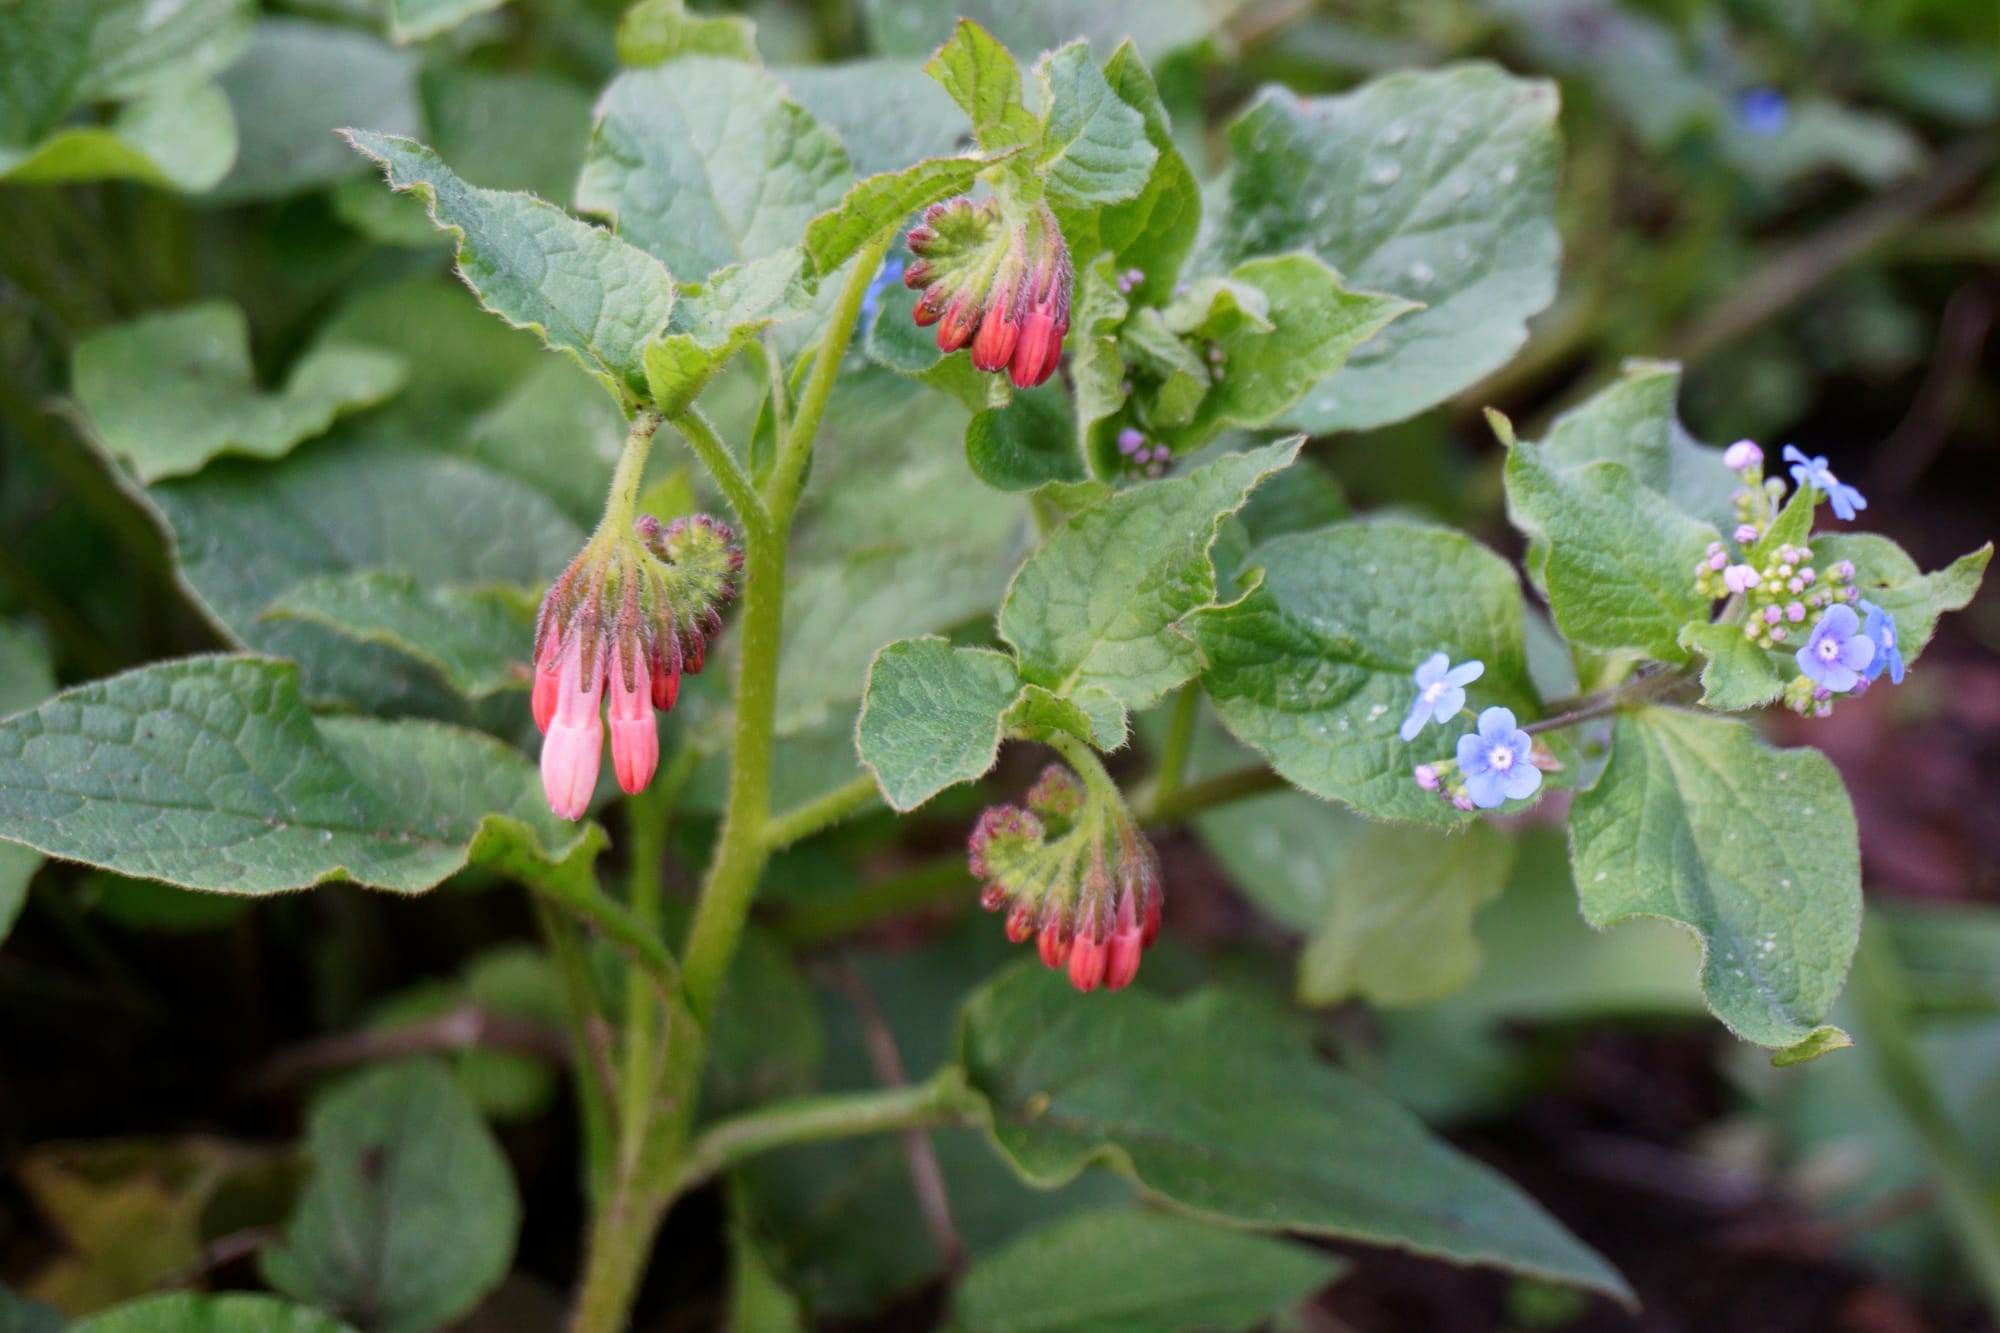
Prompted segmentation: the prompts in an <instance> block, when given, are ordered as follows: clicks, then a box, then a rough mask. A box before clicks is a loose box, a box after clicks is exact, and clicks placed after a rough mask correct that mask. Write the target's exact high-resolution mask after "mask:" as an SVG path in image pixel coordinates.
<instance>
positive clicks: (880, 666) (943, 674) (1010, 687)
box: [855, 638, 1021, 810]
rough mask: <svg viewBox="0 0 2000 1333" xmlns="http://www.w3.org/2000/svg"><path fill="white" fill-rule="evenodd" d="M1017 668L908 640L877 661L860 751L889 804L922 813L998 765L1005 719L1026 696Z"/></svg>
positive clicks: (975, 651) (990, 655) (981, 652)
mask: <svg viewBox="0 0 2000 1333" xmlns="http://www.w3.org/2000/svg"><path fill="white" fill-rule="evenodd" d="M1020 688H1021V683H1020V679H1019V678H1018V677H1017V676H1016V675H1015V672H1014V664H1013V663H1012V662H1010V661H1009V660H1008V659H1007V658H1006V656H1005V655H1003V654H1001V653H996V652H991V651H988V650H986V649H982V648H953V647H952V646H951V644H950V643H949V642H948V641H947V640H944V639H935V638H933V639H906V640H904V641H902V642H900V643H892V644H890V645H889V646H888V647H886V648H884V649H883V650H882V651H881V652H880V653H878V654H877V655H876V657H875V665H874V666H872V667H871V668H869V671H868V688H867V693H866V694H865V695H864V696H863V698H862V704H861V720H860V722H859V723H858V725H857V727H856V730H855V747H856V749H857V750H858V751H859V752H860V755H861V762H862V763H863V764H864V765H866V766H867V768H868V771H869V772H871V773H873V774H874V775H875V781H876V782H877V783H878V784H879V785H880V786H881V788H882V796H883V799H884V800H886V801H888V803H889V804H890V805H891V806H893V807H894V808H895V809H898V810H914V809H915V808H916V807H918V806H919V805H922V804H923V803H924V802H925V801H927V800H929V799H930V798H931V797H933V796H935V795H936V794H937V793H938V792H940V791H943V790H944V789H945V788H946V787H949V786H953V785H954V784H956V783H960V782H970V781H971V780H972V779H974V778H976V777H979V776H980V775H982V774H984V773H985V772H986V770H988V769H989V768H992V767H993V759H994V756H995V755H996V754H998V753H999V750H1000V718H1001V714H1002V713H1004V712H1006V710H1007V708H1008V706H1009V705H1010V704H1012V703H1013V701H1014V697H1015V695H1016V694H1018V693H1019V692H1020Z"/></svg>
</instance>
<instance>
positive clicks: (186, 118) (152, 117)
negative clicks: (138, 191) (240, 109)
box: [0, 83, 236, 194]
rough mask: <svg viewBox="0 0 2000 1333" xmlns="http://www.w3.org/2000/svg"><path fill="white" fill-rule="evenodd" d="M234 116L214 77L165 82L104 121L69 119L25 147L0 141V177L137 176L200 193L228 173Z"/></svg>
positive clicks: (26, 180) (40, 181) (35, 181)
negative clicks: (184, 83)
mask: <svg viewBox="0 0 2000 1333" xmlns="http://www.w3.org/2000/svg"><path fill="white" fill-rule="evenodd" d="M235 158H236V118H235V117H234V116H233V115H231V114H230V110H229V99H228V98H226V97H224V96H223V95H222V91H221V89H219V88H217V87H216V86H215V85H214V84H212V83H202V84H196V85H194V86H193V87H189V88H163V89H161V90H159V91H158V92H153V93H149V94H147V95H146V96H144V97H141V98H138V99H136V100H134V101H130V102H127V103H125V104H124V105H122V106H120V107H119V108H118V110H117V112H116V113H115V114H114V115H113V116H112V117H111V119H110V120H109V121H108V122H107V123H105V124H104V125H101V126H100V125H72V126H67V127H65V128H63V129H60V130H57V131H56V132H55V133H54V134H52V135H50V136H49V137H48V138H46V139H43V140H42V141H41V142H40V143H38V144H36V145H34V146H33V147H32V148H28V149H16V148H10V147H8V146H6V145H5V144H0V178H4V179H6V180H11V181H17V182H19V183H21V184H23V185H51V184H56V183H58V182H62V181H89V180H111V179H119V180H135V181H140V182H142V183H144V184H147V185H158V186H163V187H165V188H167V189H172V190H184V191H187V192H188V193H191V194H192V193H198V192H200V191H202V190H206V189H208V188H209V187H210V186H212V185H214V184H215V183H216V182H217V181H219V180H221V179H222V178H223V177H224V176H225V175H227V174H228V172H229V164H230V163H231V162H232V161H234V160H235Z"/></svg>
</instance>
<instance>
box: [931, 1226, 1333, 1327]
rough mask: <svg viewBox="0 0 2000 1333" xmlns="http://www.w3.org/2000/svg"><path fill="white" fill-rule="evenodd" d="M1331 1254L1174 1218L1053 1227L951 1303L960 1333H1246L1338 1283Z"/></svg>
mask: <svg viewBox="0 0 2000 1333" xmlns="http://www.w3.org/2000/svg"><path fill="white" fill-rule="evenodd" d="M1345 1267H1346V1264H1345V1263H1344V1262H1343V1261H1342V1260H1340V1259H1337V1258H1335V1257H1334V1256H1332V1255H1330V1254H1325V1253H1322V1252H1320V1251H1318V1250H1314V1249H1310V1248H1308V1247H1306V1246H1304V1245H1298V1244H1295V1243H1293V1242H1291V1241H1284V1240H1276V1239H1273V1238H1271V1237H1268V1236H1257V1235H1252V1234H1249V1233H1247V1232H1242V1231H1232V1230H1228V1229H1226V1228H1223V1227H1215V1226H1210V1225H1208V1224H1206V1223H1203V1222H1197V1221H1195V1220H1194V1219H1193V1218H1188V1217H1181V1216H1178V1215H1177V1214H1174V1213H1164V1212H1152V1211H1142V1210H1139V1209H1132V1208H1120V1209H1106V1210H1102V1211H1094V1212H1087V1213H1077V1214H1075V1215H1074V1216H1071V1217H1066V1218H1062V1219H1060V1220H1058V1221H1055V1222H1051V1223H1048V1224H1047V1225H1045V1226H1040V1227H1037V1228H1035V1229H1034V1230H1033V1231H1030V1232H1028V1233H1026V1234H1025V1235H1023V1236H1021V1237H1019V1238H1018V1239H1016V1240H1014V1241H1013V1242H1011V1243H1010V1244H1008V1245H1006V1246H1004V1247H1002V1248H1001V1249H999V1250H996V1251H995V1252H994V1253H992V1254H990V1255H988V1256H986V1257H985V1258H984V1259H981V1260H980V1261H979V1262H978V1263H976V1264H974V1265H973V1266H972V1269H971V1271H970V1272H968V1273H967V1274H966V1275H965V1278H964V1280H963V1281H962V1282H961V1283H960V1284H959V1287H958V1291H957V1293H956V1294H955V1295H954V1297H953V1300H952V1309H953V1312H954V1313H955V1315H956V1318H955V1320H954V1321H953V1323H952V1325H951V1326H952V1327H953V1328H954V1329H962V1330H964V1333H1030V1331H1031V1330H1032V1333H1175V1331H1176V1330H1182V1329H1247V1328H1251V1327H1253V1326H1261V1325H1262V1323H1263V1321H1264V1320H1266V1319H1268V1318H1270V1317H1271V1316H1274V1315H1277V1314H1280V1313H1282V1312H1284V1311H1286V1310H1289V1309H1291V1308H1293V1307H1294V1306H1297V1305H1299V1304H1301V1303H1303V1302H1304V1301H1306V1300H1307V1299H1308V1298H1310V1297H1311V1296H1312V1294H1313V1293H1314V1292H1316V1291H1318V1290H1319V1289H1320V1288H1322V1287H1324V1286H1326V1285H1327V1284H1328V1283H1330V1282H1332V1281H1333V1280H1334V1278H1336V1277H1337V1276H1339V1274H1340V1272H1341V1270H1342V1269H1343V1268H1345Z"/></svg>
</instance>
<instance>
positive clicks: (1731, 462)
mask: <svg viewBox="0 0 2000 1333" xmlns="http://www.w3.org/2000/svg"><path fill="white" fill-rule="evenodd" d="M1763 461H1764V451H1763V450H1762V449H1759V448H1758V447H1757V442H1756V441H1755V440H1738V441H1737V442H1736V443H1734V444H1732V445H1730V446H1729V447H1728V448H1727V449H1725V450H1723V451H1722V465H1723V466H1724V467H1726V468H1728V469H1729V470H1730V471H1731V472H1741V471H1742V470H1743V469H1744V468H1747V467H1755V466H1756V465H1757V464H1759V463H1761V462H1763Z"/></svg>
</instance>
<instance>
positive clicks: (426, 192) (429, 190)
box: [341, 130, 674, 400]
mask: <svg viewBox="0 0 2000 1333" xmlns="http://www.w3.org/2000/svg"><path fill="white" fill-rule="evenodd" d="M341 133H342V134H344V135H345V136H346V137H347V139H348V142H350V143H352V144H353V145H354V146H355V148H356V149H357V150H359V151H360V152H362V153H365V154H367V155H368V156H369V157H372V158H374V159H375V160H376V161H377V162H380V163H381V164H382V166H383V169H384V170H385V171H386V173H387V174H388V179H389V184H390V187H391V188H393V189H397V190H409V191H411V192H413V193H415V194H416V195H417V197H418V198H420V199H422V200H423V201H424V204H425V206H426V207H427V208H428V209H429V210H430V214H431V219H432V220H433V221H434V222H436V223H437V224H438V226H440V227H443V228H444V229H446V230H447V231H450V232H453V233H454V234H455V235H456V236H457V237H458V271H459V273H460V274H461V275H462V276H463V277H464V278H465V280H466V281H467V282H468V283H470V284H471V285H472V289H473V291H475V292H477V293H478V294H479V299H480V302H481V304H483V305H484V306H485V307H486V308H487V309H488V310H490V311H492V312H493V313H494V314H496V315H498V316H500V317H501V318H502V319H504V320H506V321H507V322H508V323H509V324H513V325H515V326H516V327H519V328H527V329H533V330H534V331H535V332H536V333H538V334H540V335H541V337H542V339H543V341H544V342H546V343H548V345H549V346H551V347H554V348H556V349H557V350H559V351H563V352H567V353H569V354H570V355H571V356H573V357H575V358H576V359H577V361H578V362H579V363H580V364H581V365H582V366H583V368H584V369H585V370H588V371H589V372H590V373H591V374H593V375H595V376H597V377H598V378H599V379H600V380H602V381H603V382H604V384H605V386H606V387H608V388H609V389H610V390H611V391H612V392H613V393H614V394H617V395H618V396H619V398H620V399H621V400H632V399H635V398H637V397H638V396H639V395H641V394H643V393H644V392H645V387H646V373H645V366H644V363H643V359H642V356H641V351H642V349H643V348H644V346H645V344H646V342H647V341H648V340H649V339H650V338H652V336H653V335H654V334H656V333H658V332H659V331H660V329H662V328H663V327H665V325H666V322H667V318H668V316H670V315H671V314H672V313H673V308H674V280H673V278H672V276H670V275H669V274H668V272H667V270H666V268H665V267H664V266H662V265H661V264H660V262H659V261H658V260H656V259H654V258H653V257H652V256H650V255H648V254H646V253H645V252H644V251H643V250H640V249H638V248H636V247H634V246H631V245H627V244H626V243H625V242H624V241H621V240H619V239H618V238H617V237H616V236H613V235H612V234H611V233H610V232H607V231H605V230H603V229H602V228H599V227H593V226H591V225H590V224H589V223H587V222H581V221H579V220H577V219H576V218H573V217H571V216H569V215H568V214H567V213H565V212H563V211H562V210H561V209H560V208H557V207H556V206H555V205H554V204H551V203H548V202H546V201H544V200H541V199H536V198H534V197H533V196H531V195H525V194H509V193H506V192H503V191H499V190H482V189H479V188H478V187H477V186H473V185H468V184H466V183H465V182H464V181H462V180H460V179H459V178H458V177H457V176H456V175H454V174H453V173H452V170H451V169H450V168H449V167H447V166H445V164H444V162H443V160H442V159H440V158H439V157H438V155H437V154H436V153H434V152H432V151H431V150H430V149H428V148H426V147H424V146H423V145H422V144H420V143H418V142H416V141H415V140H414V139H404V138H399V137H397V136H395V135H390V134H376V133H374V132H372V131H368V130H343V131H341Z"/></svg>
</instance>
